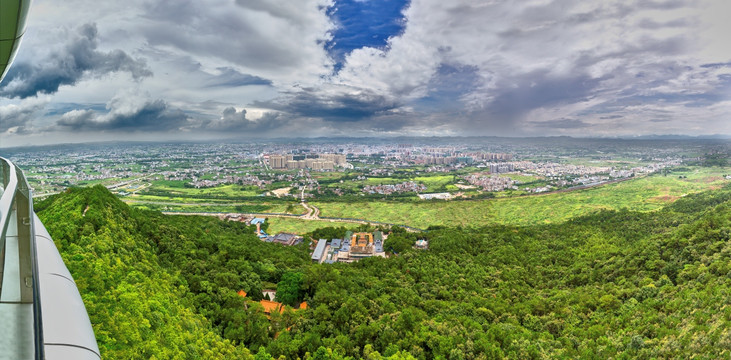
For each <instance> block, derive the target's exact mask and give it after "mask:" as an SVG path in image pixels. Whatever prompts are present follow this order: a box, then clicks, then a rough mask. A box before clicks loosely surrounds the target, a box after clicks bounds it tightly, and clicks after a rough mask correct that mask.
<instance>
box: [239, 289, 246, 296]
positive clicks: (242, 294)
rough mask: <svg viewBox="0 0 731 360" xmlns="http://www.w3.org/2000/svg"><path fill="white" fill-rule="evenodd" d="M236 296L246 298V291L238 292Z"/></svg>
mask: <svg viewBox="0 0 731 360" xmlns="http://www.w3.org/2000/svg"><path fill="white" fill-rule="evenodd" d="M238 294H239V296H241V297H246V291H244V290H239V292H238Z"/></svg>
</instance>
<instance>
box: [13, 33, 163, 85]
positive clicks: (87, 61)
mask: <svg viewBox="0 0 731 360" xmlns="http://www.w3.org/2000/svg"><path fill="white" fill-rule="evenodd" d="M98 37H99V35H98V32H97V27H96V24H93V23H91V24H85V25H82V26H80V27H79V28H78V29H77V31H76V33H75V34H73V36H70V37H69V40H68V42H67V43H66V44H64V46H63V47H62V48H61V49H58V50H56V51H53V52H51V53H49V54H48V56H47V57H46V58H41V59H32V62H20V63H16V64H14V65H13V66H12V67H11V68H10V70H9V71H8V74H7V76H6V78H5V80H4V81H3V83H2V85H1V86H0V96H5V97H10V98H15V97H19V98H27V97H30V96H35V95H37V94H52V93H55V92H56V91H58V88H59V87H60V86H62V85H74V84H76V83H77V82H78V81H79V80H80V79H82V78H83V77H84V76H85V75H92V76H101V75H104V74H107V73H111V72H117V71H123V72H128V73H129V74H130V75H132V77H133V78H134V79H135V80H139V79H141V78H144V77H148V76H151V75H152V72H150V70H149V69H148V68H147V66H146V64H145V62H144V61H142V60H139V59H133V58H132V57H130V56H129V55H128V54H127V53H126V52H124V51H122V50H113V51H110V52H102V51H97V50H96V49H97V46H98V44H99V39H98Z"/></svg>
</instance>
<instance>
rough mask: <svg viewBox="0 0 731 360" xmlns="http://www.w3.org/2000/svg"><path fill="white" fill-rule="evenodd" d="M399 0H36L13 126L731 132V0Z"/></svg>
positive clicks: (238, 131)
mask: <svg viewBox="0 0 731 360" xmlns="http://www.w3.org/2000/svg"><path fill="white" fill-rule="evenodd" d="M385 1H386V0H369V1H368V2H367V3H363V2H361V1H359V0H278V1H275V0H260V1H245V0H240V1H238V0H237V1H228V2H221V3H220V4H217V5H216V6H211V5H210V4H208V3H205V2H200V1H193V0H159V1H152V2H151V1H149V0H128V1H125V2H92V1H91V0H77V1H75V2H72V3H70V2H58V1H51V0H37V1H36V2H35V8H36V9H39V10H37V11H35V12H33V13H32V15H33V16H35V17H34V18H31V19H29V22H28V34H27V35H26V37H25V38H24V44H23V46H21V49H20V52H19V54H18V58H17V60H16V64H15V65H14V67H12V68H11V69H10V73H9V76H8V78H6V79H5V82H3V84H2V85H0V96H5V97H6V99H4V100H3V101H4V102H3V103H2V105H1V106H2V107H0V109H5V110H4V111H5V113H0V116H1V117H2V118H1V119H0V120H2V121H3V124H1V125H0V129H5V133H6V134H8V133H9V132H12V131H26V132H28V131H31V132H32V131H40V130H41V129H57V130H59V131H68V130H73V131H76V132H79V133H83V132H89V133H91V132H105V133H108V134H113V133H118V134H120V136H121V137H125V136H128V137H134V136H138V135H139V133H140V132H142V131H150V132H155V133H162V132H166V133H168V134H170V138H195V137H196V136H197V135H198V134H199V133H201V132H208V133H212V134H213V135H212V136H223V135H224V134H228V133H230V134H234V135H235V136H260V135H272V136H302V135H307V136H310V135H314V136H318V135H325V136H327V135H339V134H357V135H359V136H360V135H363V136H367V135H375V136H378V135H383V134H387V135H401V134H403V135H410V134H412V135H508V136H521V135H527V136H535V135H577V136H587V135H589V136H591V135H596V136H616V135H642V134H663V133H684V134H689V135H699V134H706V133H731V121H728V120H729V119H731V65H729V64H731V49H729V47H728V41H727V34H728V33H731V23H729V22H728V20H727V19H726V16H725V15H726V14H728V13H729V12H730V11H731V3H730V2H726V1H720V0H642V1H635V2H627V1H624V0H606V1H601V2H591V1H588V2H587V1H580V0H561V1H558V0H549V1H546V0H526V1H519V2H508V1H471V0H456V1H443V0H410V1H405V0H398V1H395V2H391V3H388V4H385ZM374 9H384V11H383V13H382V14H381V13H379V12H378V11H374ZM92 22H94V23H96V24H98V29H97V26H95V25H93V24H92ZM78 24H88V25H83V26H81V27H78ZM68 29H74V30H68ZM46 49H48V50H46ZM153 73H154V74H153ZM37 94H50V95H48V96H47V97H48V100H47V101H49V104H47V106H45V107H31V105H29V104H25V105H21V103H22V102H23V101H26V100H28V99H30V98H33V96H34V95H37ZM7 98H12V99H7ZM23 98H26V99H25V100H23ZM8 104H10V105H13V106H16V107H17V108H13V109H14V110H12V115H11V110H9V109H11V108H10V107H8V106H9V105H8ZM20 108H24V109H26V110H25V111H21V110H19V109H20ZM31 108H32V109H34V110H31ZM658 119H662V120H663V121H658ZM31 122H32V124H33V125H35V127H34V126H30V125H28V124H31ZM23 124H26V125H23ZM38 124H40V125H38ZM44 124H45V125H49V124H53V125H52V126H50V127H49V126H45V127H44ZM10 129H14V130H10ZM21 129H22V130H21ZM8 136H10V135H8ZM19 142H20V141H19Z"/></svg>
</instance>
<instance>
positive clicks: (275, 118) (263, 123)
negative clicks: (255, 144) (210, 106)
mask: <svg viewBox="0 0 731 360" xmlns="http://www.w3.org/2000/svg"><path fill="white" fill-rule="evenodd" d="M287 124H289V121H288V120H287V118H286V117H284V116H282V114H280V113H275V112H267V113H265V114H264V115H263V116H262V117H260V118H259V119H257V120H256V121H253V120H249V119H248V118H247V117H246V109H241V110H240V111H237V110H236V108H234V107H227V108H225V109H224V110H223V114H222V115H221V118H220V119H218V120H213V121H208V122H204V123H203V124H202V126H201V127H200V129H202V130H208V131H214V132H235V133H243V132H254V131H255V132H260V133H261V132H268V131H271V130H275V129H278V128H280V127H282V126H285V125H287Z"/></svg>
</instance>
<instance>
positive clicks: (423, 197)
mask: <svg viewBox="0 0 731 360" xmlns="http://www.w3.org/2000/svg"><path fill="white" fill-rule="evenodd" d="M453 197H454V195H452V194H450V193H448V192H442V193H429V194H419V199H421V200H451V199H452V198H453Z"/></svg>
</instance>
